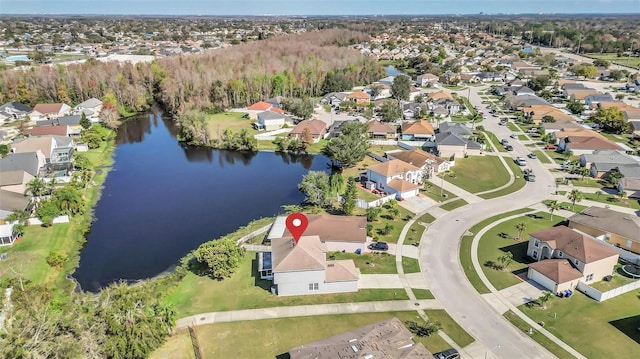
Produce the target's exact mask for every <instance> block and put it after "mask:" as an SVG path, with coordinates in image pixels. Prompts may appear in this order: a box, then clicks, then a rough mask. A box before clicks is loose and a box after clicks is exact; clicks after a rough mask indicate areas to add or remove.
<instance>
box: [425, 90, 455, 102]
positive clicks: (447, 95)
mask: <svg viewBox="0 0 640 359" xmlns="http://www.w3.org/2000/svg"><path fill="white" fill-rule="evenodd" d="M428 96H429V99H431V100H437V99H441V98H448V99H451V100H453V96H451V94H450V93H449V92H447V91H445V90H440V91H436V92H429V95H428Z"/></svg>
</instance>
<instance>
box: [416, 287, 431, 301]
mask: <svg viewBox="0 0 640 359" xmlns="http://www.w3.org/2000/svg"><path fill="white" fill-rule="evenodd" d="M411 291H412V292H413V295H415V296H416V299H435V297H434V296H433V294H432V293H431V291H430V290H429V289H413V288H412V289H411Z"/></svg>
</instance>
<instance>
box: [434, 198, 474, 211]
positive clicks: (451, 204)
mask: <svg viewBox="0 0 640 359" xmlns="http://www.w3.org/2000/svg"><path fill="white" fill-rule="evenodd" d="M467 204H469V202H467V201H465V200H464V199H462V198H459V199H456V200H454V201H451V202H449V203H445V204H443V205H442V206H440V208H442V209H444V210H445V211H453V210H454V209H456V208H459V207H462V206H466V205H467Z"/></svg>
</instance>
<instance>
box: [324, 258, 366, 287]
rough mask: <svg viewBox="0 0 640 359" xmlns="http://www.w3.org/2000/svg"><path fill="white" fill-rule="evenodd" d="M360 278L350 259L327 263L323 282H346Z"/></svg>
mask: <svg viewBox="0 0 640 359" xmlns="http://www.w3.org/2000/svg"><path fill="white" fill-rule="evenodd" d="M359 278H360V270H359V269H358V268H356V265H355V263H354V262H353V260H351V259H343V260H336V261H327V272H326V275H325V282H327V283H331V282H347V281H354V280H358V279H359Z"/></svg>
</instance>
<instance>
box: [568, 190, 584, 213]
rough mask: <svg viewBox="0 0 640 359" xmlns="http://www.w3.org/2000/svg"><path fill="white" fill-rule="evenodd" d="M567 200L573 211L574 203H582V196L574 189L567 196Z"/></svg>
mask: <svg viewBox="0 0 640 359" xmlns="http://www.w3.org/2000/svg"><path fill="white" fill-rule="evenodd" d="M567 198H569V200H570V201H571V210H573V209H575V207H576V202H580V201H582V199H583V198H584V194H583V193H582V192H580V191H579V190H577V189H574V190H571V192H570V193H569V194H568V195H567Z"/></svg>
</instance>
